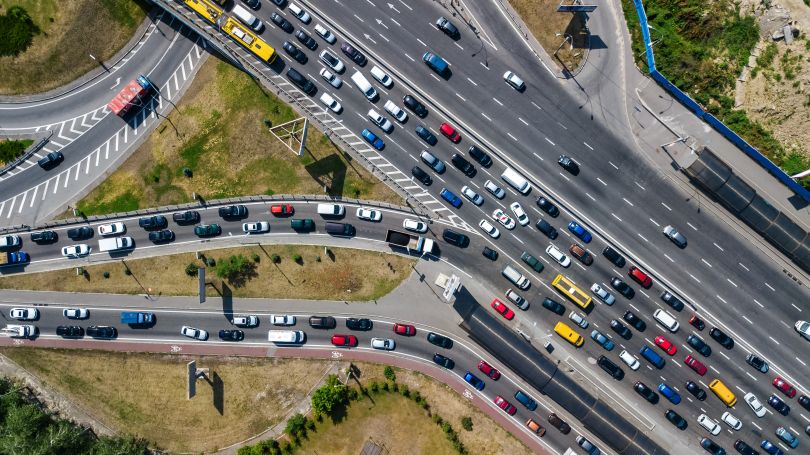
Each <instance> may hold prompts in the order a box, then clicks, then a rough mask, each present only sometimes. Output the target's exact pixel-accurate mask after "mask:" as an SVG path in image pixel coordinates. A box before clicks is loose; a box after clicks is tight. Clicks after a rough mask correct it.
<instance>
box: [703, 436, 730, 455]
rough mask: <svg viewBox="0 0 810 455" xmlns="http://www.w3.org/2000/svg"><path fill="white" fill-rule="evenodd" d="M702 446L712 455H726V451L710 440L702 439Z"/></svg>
mask: <svg viewBox="0 0 810 455" xmlns="http://www.w3.org/2000/svg"><path fill="white" fill-rule="evenodd" d="M700 446H701V447H703V448H704V449H706V452H709V453H710V454H712V455H726V449H724V448H722V447H720V446H719V445H718V444H717V443H716V442H714V441H712V440H711V439H709V438H703V439H701V440H700Z"/></svg>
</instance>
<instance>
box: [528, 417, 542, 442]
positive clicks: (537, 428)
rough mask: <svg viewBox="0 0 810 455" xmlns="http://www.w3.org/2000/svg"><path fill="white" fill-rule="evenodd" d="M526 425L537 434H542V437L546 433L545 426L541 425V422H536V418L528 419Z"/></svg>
mask: <svg viewBox="0 0 810 455" xmlns="http://www.w3.org/2000/svg"><path fill="white" fill-rule="evenodd" d="M526 426H527V427H528V428H529V430H531V431H532V432H533V433H535V434H537V436H540V437H541V438H542V437H543V435H545V434H546V429H545V428H543V426H542V425H540V424H539V423H537V422H535V421H534V419H529V420H527V421H526Z"/></svg>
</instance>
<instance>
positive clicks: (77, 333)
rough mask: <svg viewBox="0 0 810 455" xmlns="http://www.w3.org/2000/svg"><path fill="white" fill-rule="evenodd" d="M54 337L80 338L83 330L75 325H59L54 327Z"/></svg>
mask: <svg viewBox="0 0 810 455" xmlns="http://www.w3.org/2000/svg"><path fill="white" fill-rule="evenodd" d="M56 335H58V336H60V337H64V338H81V337H83V336H84V329H83V328H81V327H79V326H77V325H60V326H57V327H56Z"/></svg>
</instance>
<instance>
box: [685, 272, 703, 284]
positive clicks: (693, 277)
mask: <svg viewBox="0 0 810 455" xmlns="http://www.w3.org/2000/svg"><path fill="white" fill-rule="evenodd" d="M687 274H688V275H689V276H691V277H692V279H693V280H695V281H697V282H698V283H700V280H698V279H697V278H695V276H694V275H692V274H691V273H688V272H687Z"/></svg>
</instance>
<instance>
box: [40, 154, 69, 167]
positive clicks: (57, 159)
mask: <svg viewBox="0 0 810 455" xmlns="http://www.w3.org/2000/svg"><path fill="white" fill-rule="evenodd" d="M64 159H65V156H64V155H62V152H50V153H48V154H47V155H45V156H43V157H42V158H40V159H39V161H37V164H38V165H39V167H41V168H42V169H50V168H52V167H55V166H56V165H57V164H59V163H61V162H62V160H64Z"/></svg>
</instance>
